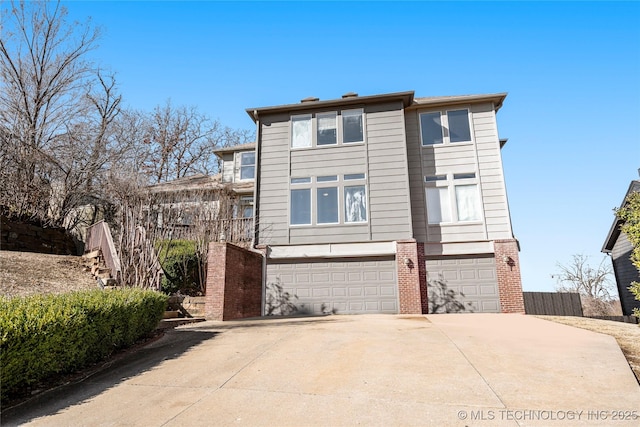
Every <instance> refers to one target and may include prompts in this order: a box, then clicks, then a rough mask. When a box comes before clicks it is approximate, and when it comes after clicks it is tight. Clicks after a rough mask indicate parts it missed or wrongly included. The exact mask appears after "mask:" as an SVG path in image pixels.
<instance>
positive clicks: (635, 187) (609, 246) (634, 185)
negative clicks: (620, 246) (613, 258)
mask: <svg viewBox="0 0 640 427" xmlns="http://www.w3.org/2000/svg"><path fill="white" fill-rule="evenodd" d="M635 192H640V181H638V180H634V181H631V183H630V184H629V189H628V190H627V192H626V193H625V195H624V199H622V203H620V207H622V206H624V205H625V202H626V200H627V197H629V194H631V193H635ZM622 223H623V221H622V220H620V219H618V218H617V217H616V219H615V220H614V221H613V224H611V228H610V229H609V233H608V234H607V238H606V240H605V241H604V244H603V245H602V249H600V252H603V253H605V254H609V253H611V251H612V250H613V246H614V245H615V244H616V241H617V240H618V237H619V236H620V226H621V225H622Z"/></svg>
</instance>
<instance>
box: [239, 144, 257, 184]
mask: <svg viewBox="0 0 640 427" xmlns="http://www.w3.org/2000/svg"><path fill="white" fill-rule="evenodd" d="M255 174H256V153H255V152H253V151H251V152H246V153H240V179H241V180H244V179H254V178H255Z"/></svg>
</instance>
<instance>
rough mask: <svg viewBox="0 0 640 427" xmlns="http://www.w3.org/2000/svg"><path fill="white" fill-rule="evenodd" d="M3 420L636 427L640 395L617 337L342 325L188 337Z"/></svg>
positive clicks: (530, 322)
mask: <svg viewBox="0 0 640 427" xmlns="http://www.w3.org/2000/svg"><path fill="white" fill-rule="evenodd" d="M3 412H4V413H3V418H2V425H3V426H5V425H17V424H26V425H37V426H78V425H82V426H125V425H131V426H210V425H225V426H226V425H236V424H237V425H249V426H251V425H260V426H263V425H264V426H286V425H291V426H302V425H322V426H343V425H344V426H348V425H384V426H392V425H399V426H410V425H416V426H466V425H469V426H476V425H510V426H511V425H512V426H527V425H536V426H556V425H558V426H573V425H588V426H601V425H615V426H624V425H629V426H636V425H640V387H639V386H638V383H637V382H636V380H635V378H634V376H633V374H632V372H631V370H630V368H629V366H628V365H627V363H626V361H625V359H624V357H623V355H622V352H621V351H620V349H619V348H618V346H617V344H616V343H615V341H614V339H613V338H611V337H609V336H605V335H600V334H596V333H592V332H588V331H585V330H581V329H576V328H572V327H569V326H564V325H560V324H555V323H552V322H548V321H545V320H541V319H538V318H534V317H530V316H523V315H506V314H503V315H494V314H456V315H430V316H400V315H399V316H392V315H379V316H328V317H307V318H295V319H269V320H251V321H238V322H224V323H221V322H204V323H199V324H195V325H191V326H186V327H180V328H178V329H175V330H172V331H169V332H168V333H167V335H165V336H164V337H163V338H162V339H160V340H158V341H156V342H154V343H153V344H151V345H149V346H147V347H145V348H144V349H142V350H141V351H139V352H137V353H135V354H133V355H130V356H128V357H126V358H124V359H122V360H119V361H118V362H117V363H114V364H113V365H112V366H110V367H108V368H106V369H104V370H102V371H100V372H99V373H97V374H95V375H93V376H92V377H90V378H88V379H86V380H84V381H83V382H81V383H79V384H75V385H70V386H66V387H63V388H60V389H58V390H56V391H53V392H50V393H46V394H44V395H42V396H39V397H38V398H36V399H34V400H32V401H30V402H28V403H27V404H25V405H22V406H20V407H17V408H13V409H11V410H8V411H6V410H5V411H3ZM620 418H622V420H621V419H620Z"/></svg>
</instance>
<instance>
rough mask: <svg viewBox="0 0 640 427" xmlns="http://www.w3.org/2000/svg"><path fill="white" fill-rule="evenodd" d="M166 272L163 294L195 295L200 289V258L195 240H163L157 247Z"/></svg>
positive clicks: (163, 279)
mask: <svg viewBox="0 0 640 427" xmlns="http://www.w3.org/2000/svg"><path fill="white" fill-rule="evenodd" d="M156 247H157V248H158V252H159V253H158V258H159V259H160V264H161V265H162V270H163V271H164V276H163V277H162V292H165V293H167V294H175V293H176V292H178V291H181V292H182V293H185V294H189V295H191V294H194V293H197V291H198V290H199V289H200V279H199V274H198V272H199V269H200V258H199V257H198V253H197V246H196V242H194V241H193V240H171V241H168V240H163V241H160V242H158V244H157V245H156Z"/></svg>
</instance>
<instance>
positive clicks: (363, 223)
mask: <svg viewBox="0 0 640 427" xmlns="http://www.w3.org/2000/svg"><path fill="white" fill-rule="evenodd" d="M367 224H369V222H367V221H365V222H347V223H340V222H333V223H330V224H315V225H314V224H289V228H327V227H353V226H357V225H367Z"/></svg>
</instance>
